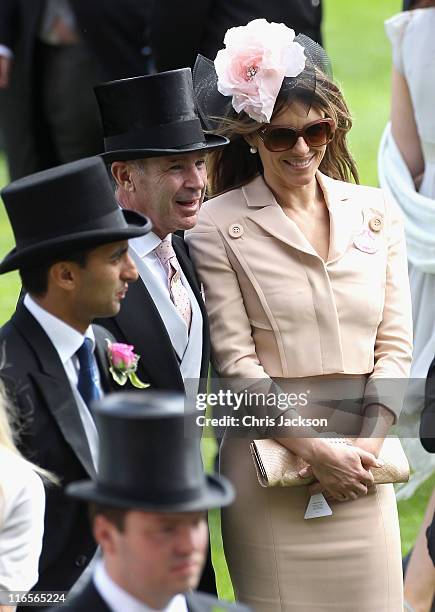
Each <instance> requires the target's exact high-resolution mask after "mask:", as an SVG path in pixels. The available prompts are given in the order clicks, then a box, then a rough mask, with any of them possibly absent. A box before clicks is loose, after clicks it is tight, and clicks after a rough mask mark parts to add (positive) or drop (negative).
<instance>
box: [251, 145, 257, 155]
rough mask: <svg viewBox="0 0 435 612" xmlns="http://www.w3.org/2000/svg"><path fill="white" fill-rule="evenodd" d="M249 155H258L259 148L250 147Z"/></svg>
mask: <svg viewBox="0 0 435 612" xmlns="http://www.w3.org/2000/svg"><path fill="white" fill-rule="evenodd" d="M249 153H252V155H255V154H256V153H257V147H249Z"/></svg>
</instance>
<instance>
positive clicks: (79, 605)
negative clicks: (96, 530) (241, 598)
mask: <svg viewBox="0 0 435 612" xmlns="http://www.w3.org/2000/svg"><path fill="white" fill-rule="evenodd" d="M186 601H187V608H188V610H189V612H220V611H222V612H223V611H224V610H228V611H229V612H249V611H250V608H247V607H246V606H243V605H241V604H230V603H227V602H225V601H221V600H218V599H216V598H215V597H212V596H211V595H206V594H205V593H198V592H195V593H187V594H186ZM51 610H53V612H56V611H57V612H62V611H64V610H67V611H68V612H110V610H111V609H110V608H109V607H108V606H107V604H106V602H105V601H104V599H103V598H102V597H101V595H100V594H99V592H98V591H97V589H96V588H95V586H94V583H93V581H92V580H91V581H90V582H88V584H87V585H86V586H85V588H84V589H83V591H82V592H81V593H80V594H79V595H77V596H76V597H74V598H73V599H71V600H69V601H68V602H67V604H65V606H62V607H59V608H51ZM125 612H128V610H126V611H125Z"/></svg>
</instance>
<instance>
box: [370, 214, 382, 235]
mask: <svg viewBox="0 0 435 612" xmlns="http://www.w3.org/2000/svg"><path fill="white" fill-rule="evenodd" d="M383 224H384V223H383V221H382V219H381V217H372V218H371V219H370V221H369V228H370V229H371V230H372V232H380V231H381V229H382V226H383Z"/></svg>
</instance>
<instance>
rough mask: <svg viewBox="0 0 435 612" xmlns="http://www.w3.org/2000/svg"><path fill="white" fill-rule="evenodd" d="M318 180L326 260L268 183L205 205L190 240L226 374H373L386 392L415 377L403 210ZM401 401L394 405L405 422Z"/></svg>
mask: <svg viewBox="0 0 435 612" xmlns="http://www.w3.org/2000/svg"><path fill="white" fill-rule="evenodd" d="M317 180H318V182H319V184H320V187H321V188H322V190H323V193H324V196H325V200H326V204H327V206H328V209H329V216H330V246H329V254H328V260H327V262H324V261H323V260H322V259H321V257H319V255H317V253H316V252H315V250H314V249H313V247H312V246H311V244H310V243H309V242H308V241H307V239H306V238H305V236H304V235H303V233H302V232H301V231H300V230H299V228H298V227H297V225H296V224H295V223H294V222H293V221H292V220H290V219H289V218H288V217H287V216H286V215H285V214H284V212H283V210H282V209H281V207H280V206H279V205H278V203H277V202H276V200H275V198H274V196H273V194H272V192H271V191H270V190H269V188H268V187H267V185H266V184H265V183H264V180H263V179H262V177H257V178H255V179H254V180H253V181H252V182H251V183H249V184H248V185H246V186H244V187H241V188H239V189H235V190H232V191H229V192H227V193H225V194H223V195H221V196H218V197H216V198H214V199H212V200H209V201H208V202H206V203H205V204H203V206H202V208H201V211H200V214H199V221H198V224H197V225H196V227H195V228H194V229H193V230H191V231H190V232H189V233H188V234H187V236H186V240H187V243H188V245H189V250H190V253H191V256H192V258H193V260H194V263H195V265H196V269H197V272H198V275H199V277H200V280H201V282H202V283H203V285H204V291H205V300H206V307H207V312H208V316H209V319H210V328H211V340H212V348H213V357H214V362H215V366H216V368H217V371H218V372H219V374H220V375H221V376H225V377H240V378H244V379H262V378H268V377H274V378H275V377H284V378H293V377H305V376H323V375H330V374H365V375H368V376H369V381H372V385H373V384H374V385H376V382H375V381H377V383H378V384H379V379H390V380H391V379H396V380H397V379H402V380H403V379H406V378H407V377H408V375H409V368H410V363H411V354H412V338H411V335H412V331H411V330H412V321H411V301H410V292H409V282H408V272H407V259H406V250H405V249H406V247H405V239H404V232H403V224H402V220H401V217H400V213H399V211H398V209H397V208H396V206H395V205H393V203H392V202H390V201H387V200H386V198H385V195H384V193H383V192H382V191H381V190H380V189H377V188H374V187H362V186H358V185H354V184H350V183H345V182H341V181H336V180H333V179H330V178H328V177H326V176H325V175H322V174H321V173H319V172H318V173H317ZM369 386H370V384H369ZM366 389H367V387H366ZM400 404H401V402H397V405H395V406H389V407H390V408H391V410H393V412H395V413H396V415H397V413H398V412H400V409H401V405H400Z"/></svg>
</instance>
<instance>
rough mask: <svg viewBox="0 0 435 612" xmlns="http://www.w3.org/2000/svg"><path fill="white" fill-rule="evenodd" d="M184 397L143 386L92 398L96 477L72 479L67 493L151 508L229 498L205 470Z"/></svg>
mask: <svg viewBox="0 0 435 612" xmlns="http://www.w3.org/2000/svg"><path fill="white" fill-rule="evenodd" d="M184 401H185V398H184V395H183V394H181V393H167V392H162V391H151V392H149V391H145V392H143V393H136V392H126V393H115V394H113V395H109V396H107V397H105V398H104V399H103V400H101V401H100V402H95V403H94V404H93V411H94V416H95V421H96V425H97V428H98V432H99V437H100V444H99V450H98V475H97V479H96V482H93V481H83V482H76V483H72V484H71V485H69V486H68V487H67V493H68V494H69V495H71V496H72V497H77V498H79V499H84V500H87V501H93V502H97V503H101V504H106V505H109V506H115V507H121V508H131V509H138V510H145V511H153V512H156V511H157V512H196V511H200V510H206V509H208V508H214V507H219V506H225V505H228V504H230V503H231V502H232V500H233V499H234V492H233V488H232V486H231V485H230V483H229V482H228V481H227V480H226V479H225V478H222V477H220V476H206V475H205V473H204V470H203V466H202V460H201V455H200V449H199V440H198V437H195V436H194V430H193V428H192V421H194V418H195V414H194V413H193V412H192V411H189V410H187V409H186V410H185V408H184ZM193 427H195V425H193ZM197 431H198V430H197Z"/></svg>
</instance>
